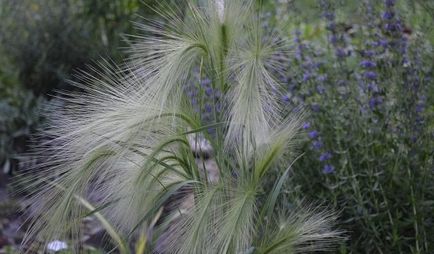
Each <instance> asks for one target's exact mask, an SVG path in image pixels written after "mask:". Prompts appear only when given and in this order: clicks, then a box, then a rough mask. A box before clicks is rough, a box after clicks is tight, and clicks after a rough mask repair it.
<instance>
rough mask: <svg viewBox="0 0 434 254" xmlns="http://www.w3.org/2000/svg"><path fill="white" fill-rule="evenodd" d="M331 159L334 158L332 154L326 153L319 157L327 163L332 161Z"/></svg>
mask: <svg viewBox="0 0 434 254" xmlns="http://www.w3.org/2000/svg"><path fill="white" fill-rule="evenodd" d="M331 158H332V154H331V153H330V152H325V153H322V154H321V155H320V156H319V161H327V160H330V159H331Z"/></svg>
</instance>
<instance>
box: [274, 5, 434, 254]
mask: <svg viewBox="0 0 434 254" xmlns="http://www.w3.org/2000/svg"><path fill="white" fill-rule="evenodd" d="M321 7H322V8H321V10H322V19H323V26H322V28H320V29H321V32H320V34H322V35H323V36H317V37H316V39H315V38H313V37H308V36H309V31H312V30H306V31H303V33H302V32H295V41H294V52H295V54H294V59H293V60H292V61H291V62H290V65H291V67H292V68H289V72H288V73H287V74H286V75H284V76H283V77H282V79H284V80H286V81H287V85H288V92H287V94H285V95H284V96H283V97H282V100H283V101H285V102H286V103H288V104H289V105H300V104H303V105H306V106H307V107H309V108H311V111H312V114H311V117H310V119H309V120H308V121H306V123H305V124H304V129H305V130H306V132H307V134H306V136H305V137H306V143H305V146H304V149H303V150H305V151H306V153H305V156H304V157H302V158H301V159H300V160H298V161H297V162H296V164H295V168H296V170H295V171H294V173H293V178H291V183H290V184H288V187H287V191H288V192H289V193H290V194H289V196H290V198H291V199H296V200H297V199H298V200H304V199H306V198H307V199H309V200H317V201H319V202H326V203H328V204H332V205H333V206H334V207H335V209H337V210H339V211H341V216H340V222H341V225H342V226H344V227H345V229H346V230H347V231H348V232H351V241H349V242H348V243H349V244H348V246H346V247H343V249H342V251H343V252H351V253H373V252H375V253H430V252H432V251H433V248H434V247H433V244H434V242H433V239H432V237H430V236H432V235H433V234H434V232H433V220H432V218H433V215H434V214H433V211H434V210H433V208H434V203H433V201H434V195H433V186H434V175H433V171H432V170H433V150H432V148H433V147H434V143H433V130H434V129H433V119H434V118H433V110H432V109H433V108H432V105H433V89H432V87H433V84H434V82H433V79H432V75H433V67H434V66H433V62H432V57H433V45H432V41H431V40H430V38H429V37H428V38H427V37H426V36H425V35H428V34H429V33H423V32H424V31H425V30H423V29H424V27H425V26H426V27H428V26H427V25H425V23H423V22H420V21H419V22H418V23H407V22H406V20H405V19H404V13H403V11H402V9H399V7H398V5H397V3H396V2H395V1H384V3H382V4H381V5H378V4H376V3H375V2H373V1H371V2H370V1H367V2H364V3H360V4H359V6H358V9H359V10H361V13H358V12H356V13H353V16H354V17H356V18H355V19H351V20H345V21H340V20H339V19H338V17H339V16H338V14H342V13H337V12H336V11H335V10H334V6H333V5H331V4H330V1H321ZM362 13H363V14H362ZM420 16H421V17H423V16H424V15H420ZM341 17H342V15H341ZM425 22H428V23H427V24H431V26H432V22H433V20H432V19H426V20H425ZM409 25H413V26H412V27H410V26H409ZM324 28H325V29H324ZM324 37H325V40H323V39H324ZM324 41H326V42H324Z"/></svg>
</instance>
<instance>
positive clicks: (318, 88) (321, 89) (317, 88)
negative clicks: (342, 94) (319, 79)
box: [316, 85, 325, 94]
mask: <svg viewBox="0 0 434 254" xmlns="http://www.w3.org/2000/svg"><path fill="white" fill-rule="evenodd" d="M316 91H317V92H318V93H319V94H324V93H325V87H324V86H322V85H318V86H317V87H316Z"/></svg>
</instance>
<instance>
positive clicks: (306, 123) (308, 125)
mask: <svg viewBox="0 0 434 254" xmlns="http://www.w3.org/2000/svg"><path fill="white" fill-rule="evenodd" d="M309 128H310V123H309V122H305V123H304V124H303V129H305V130H307V129H309Z"/></svg>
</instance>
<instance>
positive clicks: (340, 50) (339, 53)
mask: <svg viewBox="0 0 434 254" xmlns="http://www.w3.org/2000/svg"><path fill="white" fill-rule="evenodd" d="M336 56H337V57H338V58H344V57H346V56H347V52H345V50H344V49H343V48H337V49H336Z"/></svg>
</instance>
